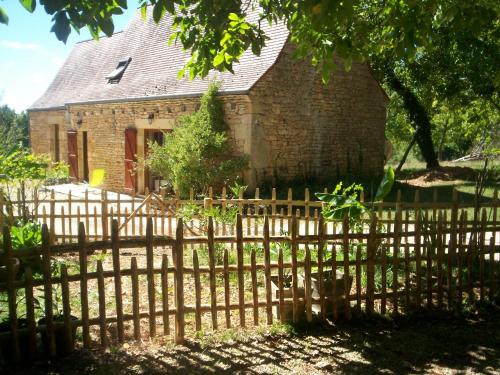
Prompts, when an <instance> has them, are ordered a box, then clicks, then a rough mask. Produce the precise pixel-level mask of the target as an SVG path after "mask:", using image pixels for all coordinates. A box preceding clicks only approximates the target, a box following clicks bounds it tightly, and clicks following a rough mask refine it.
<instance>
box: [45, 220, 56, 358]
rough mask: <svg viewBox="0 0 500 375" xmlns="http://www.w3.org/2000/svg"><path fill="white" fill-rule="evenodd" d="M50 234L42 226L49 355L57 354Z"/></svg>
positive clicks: (46, 330)
mask: <svg viewBox="0 0 500 375" xmlns="http://www.w3.org/2000/svg"><path fill="white" fill-rule="evenodd" d="M50 260H51V254H50V233H49V229H48V228H47V226H46V225H43V226H42V270H43V295H44V299H45V334H46V335H47V336H46V337H47V343H48V348H47V349H48V353H49V355H51V356H53V355H55V354H56V347H55V344H56V343H55V338H54V311H53V305H52V270H51V267H50Z"/></svg>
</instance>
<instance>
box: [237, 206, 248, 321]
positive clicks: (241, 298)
mask: <svg viewBox="0 0 500 375" xmlns="http://www.w3.org/2000/svg"><path fill="white" fill-rule="evenodd" d="M236 252H237V257H238V260H237V261H238V304H239V315H240V326H241V327H245V325H246V324H245V273H244V271H243V224H242V219H241V215H237V216H236Z"/></svg>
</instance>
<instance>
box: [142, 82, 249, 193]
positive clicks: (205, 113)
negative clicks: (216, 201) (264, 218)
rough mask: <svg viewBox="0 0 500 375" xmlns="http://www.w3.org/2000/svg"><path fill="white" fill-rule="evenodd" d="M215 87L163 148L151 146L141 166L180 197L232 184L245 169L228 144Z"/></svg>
mask: <svg viewBox="0 0 500 375" xmlns="http://www.w3.org/2000/svg"><path fill="white" fill-rule="evenodd" d="M218 89H219V85H218V84H216V83H213V84H211V85H210V86H209V88H208V90H207V92H206V93H205V94H204V95H203V96H202V98H201V103H200V108H199V110H198V111H196V112H194V113H193V114H190V115H186V116H182V117H181V118H180V120H179V122H178V124H177V126H176V127H174V129H173V131H172V132H171V133H168V134H167V133H165V134H164V144H163V145H159V144H158V143H155V142H151V143H150V144H149V148H150V153H149V155H148V157H147V158H146V159H145V164H146V166H147V167H148V168H149V170H150V171H151V173H153V174H155V175H158V176H162V177H163V178H164V179H166V180H168V181H169V182H170V183H171V184H172V186H173V187H174V189H175V190H176V191H178V192H179V193H180V195H181V196H187V195H188V194H189V190H190V188H191V187H193V188H194V190H195V191H196V192H206V191H207V190H208V188H209V186H217V185H222V184H224V183H225V182H227V181H229V182H230V181H234V180H235V179H236V178H237V176H238V174H239V173H240V172H241V171H242V170H243V169H244V168H245V167H246V165H247V159H246V158H245V157H235V156H234V152H233V150H232V148H231V145H230V143H229V141H228V137H227V130H228V127H227V125H226V123H225V122H224V112H223V107H222V103H221V102H220V101H219V100H218V99H217V92H218Z"/></svg>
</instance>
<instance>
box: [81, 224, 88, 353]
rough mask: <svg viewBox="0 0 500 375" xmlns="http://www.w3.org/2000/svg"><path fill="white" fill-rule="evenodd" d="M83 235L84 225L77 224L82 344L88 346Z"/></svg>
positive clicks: (84, 242) (85, 263)
mask: <svg viewBox="0 0 500 375" xmlns="http://www.w3.org/2000/svg"><path fill="white" fill-rule="evenodd" d="M86 242H87V241H86V236H85V225H84V224H83V223H80V224H79V225H78V253H79V262H80V298H81V307H82V310H81V314H82V333H83V346H84V347H85V348H86V349H88V348H90V332H89V300H88V283H87V243H86Z"/></svg>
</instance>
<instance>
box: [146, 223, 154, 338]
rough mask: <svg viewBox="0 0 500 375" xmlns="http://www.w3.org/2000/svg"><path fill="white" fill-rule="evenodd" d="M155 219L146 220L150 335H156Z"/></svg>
mask: <svg viewBox="0 0 500 375" xmlns="http://www.w3.org/2000/svg"><path fill="white" fill-rule="evenodd" d="M153 250H154V249H153V219H152V218H151V217H148V219H147V222H146V268H147V278H148V307H149V337H154V336H155V335H156V290H155V274H154V254H153Z"/></svg>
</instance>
